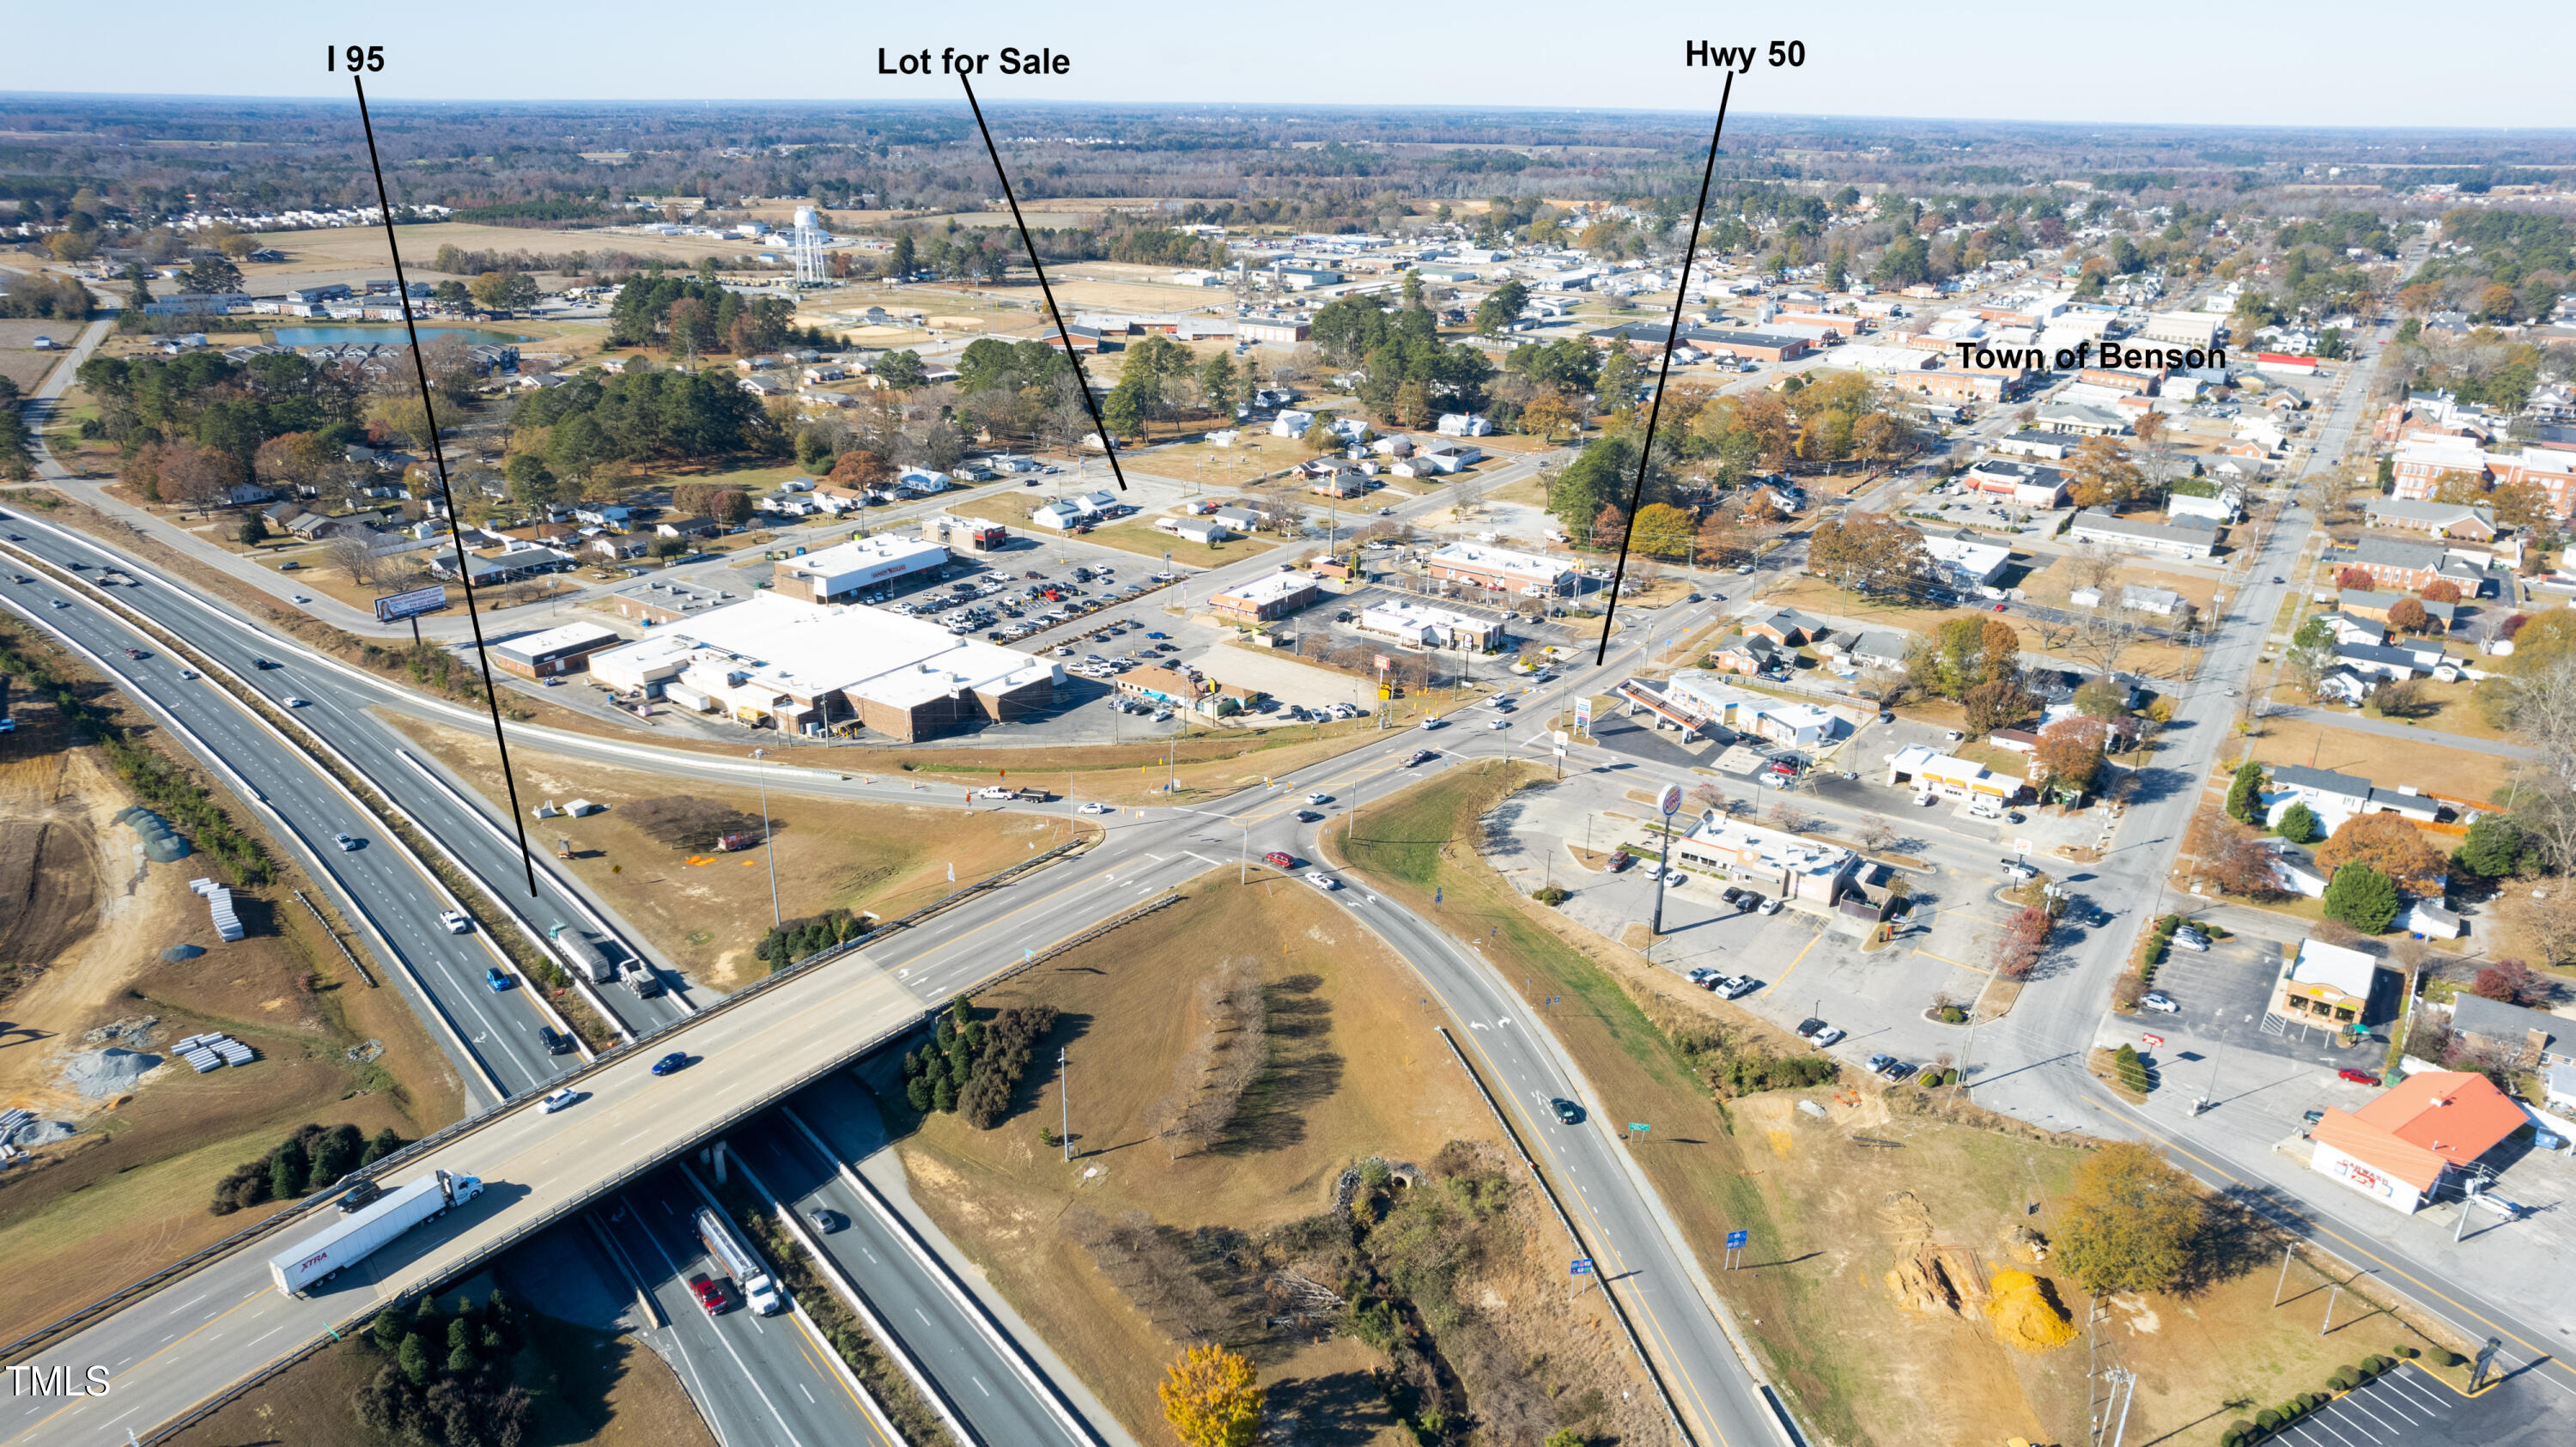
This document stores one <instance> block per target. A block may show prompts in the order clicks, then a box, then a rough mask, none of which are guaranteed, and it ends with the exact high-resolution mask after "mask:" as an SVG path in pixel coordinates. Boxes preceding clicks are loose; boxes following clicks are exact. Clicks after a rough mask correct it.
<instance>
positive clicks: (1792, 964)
mask: <svg viewBox="0 0 2576 1447" xmlns="http://www.w3.org/2000/svg"><path fill="white" fill-rule="evenodd" d="M1823 938H1824V935H1823V934H1822V933H1818V934H1814V935H1810V936H1809V937H1808V939H1807V943H1806V944H1805V945H1803V946H1801V947H1800V948H1799V950H1798V953H1797V954H1796V955H1794V956H1792V957H1791V958H1790V960H1789V968H1788V969H1786V970H1782V971H1781V972H1780V978H1779V979H1776V980H1773V981H1772V982H1771V990H1772V993H1774V994H1777V993H1778V992H1779V989H1780V987H1781V986H1782V985H1784V984H1787V983H1788V982H1789V971H1790V970H1795V969H1796V968H1798V961H1800V960H1803V959H1805V958H1806V957H1807V951H1808V950H1812V949H1814V948H1815V947H1816V941H1818V940H1821V939H1823Z"/></svg>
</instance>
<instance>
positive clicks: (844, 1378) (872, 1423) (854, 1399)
mask: <svg viewBox="0 0 2576 1447" xmlns="http://www.w3.org/2000/svg"><path fill="white" fill-rule="evenodd" d="M793 1320H794V1321H795V1323H796V1335H797V1338H798V1341H799V1344H800V1346H801V1347H802V1348H803V1350H804V1352H805V1359H806V1360H807V1361H810V1362H812V1363H813V1364H814V1370H816V1371H818V1372H821V1373H822V1374H823V1376H824V1377H825V1378H826V1379H828V1380H830V1381H835V1382H838V1383H840V1384H841V1391H842V1393H843V1394H844V1395H846V1396H847V1397H849V1399H850V1405H851V1406H854V1407H856V1408H858V1409H859V1417H860V1419H861V1420H863V1421H865V1422H866V1423H867V1424H868V1432H869V1433H870V1435H872V1436H874V1437H875V1438H876V1439H877V1441H879V1442H881V1443H884V1444H885V1447H898V1444H896V1443H893V1442H889V1441H887V1439H886V1434H885V1429H884V1428H882V1427H879V1426H878V1425H877V1418H876V1414H875V1413H874V1412H871V1411H869V1410H868V1403H866V1402H865V1401H863V1400H861V1399H860V1396H859V1394H858V1392H857V1390H856V1389H855V1388H854V1387H853V1386H852V1383H853V1382H855V1381H856V1380H857V1379H856V1377H855V1376H854V1375H853V1374H852V1373H851V1372H850V1371H849V1370H848V1367H847V1365H846V1364H843V1365H841V1366H840V1367H839V1368H837V1369H836V1368H835V1366H834V1363H836V1362H839V1360H840V1354H839V1353H838V1352H833V1351H832V1349H831V1347H830V1345H829V1344H827V1343H825V1342H822V1341H820V1340H818V1339H817V1338H816V1337H815V1335H814V1333H813V1332H811V1331H809V1330H807V1329H806V1326H805V1319H804V1318H803V1317H802V1316H799V1317H795V1318H793ZM818 1351H821V1352H827V1353H830V1354H831V1356H832V1361H829V1362H827V1361H825V1360H823V1359H822V1357H820V1356H818V1355H816V1353H817V1352H818Z"/></svg>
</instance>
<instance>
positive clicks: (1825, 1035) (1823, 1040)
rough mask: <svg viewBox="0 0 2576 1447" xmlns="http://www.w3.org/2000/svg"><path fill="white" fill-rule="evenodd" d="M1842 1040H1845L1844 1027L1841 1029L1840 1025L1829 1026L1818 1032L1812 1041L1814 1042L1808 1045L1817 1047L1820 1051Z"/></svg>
mask: <svg viewBox="0 0 2576 1447" xmlns="http://www.w3.org/2000/svg"><path fill="white" fill-rule="evenodd" d="M1842 1038H1843V1031H1842V1027H1841V1026H1839V1025H1828V1026H1826V1027H1825V1028H1824V1029H1822V1030H1819V1031H1817V1032H1816V1034H1815V1038H1814V1039H1812V1040H1809V1041H1808V1042H1807V1043H1808V1044H1810V1045H1813V1046H1815V1047H1816V1048H1817V1049H1819V1050H1822V1049H1824V1048H1825V1047H1826V1046H1828V1045H1831V1044H1833V1043H1834V1042H1835V1041H1837V1040H1840V1039H1842Z"/></svg>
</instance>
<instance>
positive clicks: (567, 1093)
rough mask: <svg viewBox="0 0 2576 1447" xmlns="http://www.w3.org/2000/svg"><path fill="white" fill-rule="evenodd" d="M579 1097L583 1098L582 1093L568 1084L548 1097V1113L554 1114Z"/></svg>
mask: <svg viewBox="0 0 2576 1447" xmlns="http://www.w3.org/2000/svg"><path fill="white" fill-rule="evenodd" d="M579 1099H581V1093H580V1092H579V1091H576V1090H574V1089H573V1088H572V1087H571V1086H569V1085H567V1086H565V1087H564V1088H563V1089H561V1090H558V1091H556V1092H555V1093H554V1094H552V1095H549V1096H547V1097H546V1114H548V1115H552V1114H554V1113H555V1112H556V1111H559V1110H561V1109H563V1108H564V1107H565V1106H568V1105H570V1104H572V1103H573V1102H574V1101H576V1100H579Z"/></svg>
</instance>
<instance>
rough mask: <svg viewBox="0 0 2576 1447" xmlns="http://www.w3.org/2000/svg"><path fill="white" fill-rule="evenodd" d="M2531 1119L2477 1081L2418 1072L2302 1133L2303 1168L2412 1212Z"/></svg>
mask: <svg viewBox="0 0 2576 1447" xmlns="http://www.w3.org/2000/svg"><path fill="white" fill-rule="evenodd" d="M2529 1119H2530V1118H2529V1117H2528V1116H2526V1115H2524V1114H2523V1111H2522V1107H2520V1106H2518V1105H2516V1104H2514V1103H2513V1101H2512V1100H2511V1099H2509V1098H2508V1097H2507V1096H2506V1095H2505V1093H2504V1092H2503V1091H2501V1090H2498V1089H2496V1088H2495V1086H2494V1084H2493V1083H2492V1082H2490V1081H2489V1080H2488V1079H2487V1078H2486V1077H2485V1076H2483V1075H2478V1074H2475V1073H2473V1072H2469V1071H2460V1070H2426V1071H2420V1072H2418V1073H2416V1074H2414V1075H2410V1076H2408V1077H2406V1079H2405V1080H2403V1081H2401V1082H2399V1083H2398V1084H2397V1085H2396V1086H2395V1087H2393V1088H2392V1089H2390V1090H2389V1091H2388V1092H2387V1093H2385V1094H2383V1095H2381V1096H2380V1097H2379V1098H2378V1099H2377V1100H2374V1101H2372V1102H2371V1103H2370V1104H2368V1105H2365V1106H2363V1107H2362V1108H2361V1109H2359V1110H2357V1111H2342V1110H2328V1111H2327V1112H2326V1113H2325V1115H2324V1116H2323V1117H2321V1118H2320V1119H2319V1120H2318V1121H2317V1123H2316V1125H2315V1126H2313V1127H2311V1128H2310V1129H2309V1131H2308V1138H2309V1139H2310V1140H2312V1141H2314V1142H2315V1143H2316V1151H2315V1153H2314V1154H2313V1155H2312V1156H2311V1157H2310V1158H2309V1164H2310V1165H2311V1166H2312V1167H2314V1168H2315V1169H2316V1170H2318V1171H2320V1172H2323V1173H2324V1174H2326V1175H2329V1176H2332V1177H2334V1178H2335V1179H2337V1180H2339V1181H2341V1182H2343V1183H2344V1184H2345V1185H2347V1186H2350V1187H2352V1188H2353V1189H2354V1190H2356V1191H2359V1192H2361V1193H2362V1194H2363V1195H2366V1196H2370V1197H2373V1198H2375V1199H2377V1200H2379V1201H2380V1202H2382V1203H2384V1204H2386V1205H2388V1206H2390V1207H2392V1208H2394V1209H2396V1210H2399V1211H2407V1212H2411V1211H2413V1210H2415V1208H2417V1207H2418V1206H2421V1205H2423V1204H2424V1201H2425V1199H2426V1198H2427V1197H2429V1196H2431V1195H2432V1194H2433V1193H2434V1189H2435V1188H2436V1187H2437V1186H2439V1185H2440V1184H2441V1182H2442V1178H2443V1177H2444V1176H2445V1175H2447V1174H2449V1173H2450V1172H2452V1171H2454V1170H2465V1169H2467V1168H2468V1167H2469V1166H2471V1165H2473V1164H2475V1163H2476V1161H2477V1159H2478V1158H2479V1157H2480V1156H2483V1155H2485V1154H2486V1153H2487V1152H2488V1151H2490V1150H2493V1149H2494V1148H2495V1147H2496V1145H2497V1144H2498V1143H2499V1142H2501V1141H2502V1140H2504V1138H2505V1137H2507V1136H2509V1135H2512V1134H2513V1133H2514V1132H2515V1131H2517V1130H2520V1129H2521V1128H2522V1127H2523V1125H2524V1124H2525V1123H2526V1122H2527V1121H2528V1120H2529Z"/></svg>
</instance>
